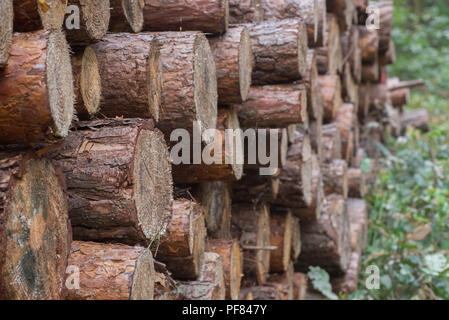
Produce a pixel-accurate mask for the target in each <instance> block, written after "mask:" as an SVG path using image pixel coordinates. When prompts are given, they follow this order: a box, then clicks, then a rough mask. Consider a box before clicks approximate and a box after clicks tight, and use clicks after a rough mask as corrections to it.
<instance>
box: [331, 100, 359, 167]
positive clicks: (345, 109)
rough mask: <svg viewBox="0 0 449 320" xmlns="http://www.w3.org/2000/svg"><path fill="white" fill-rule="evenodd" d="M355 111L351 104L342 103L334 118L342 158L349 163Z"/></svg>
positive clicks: (355, 119)
mask: <svg viewBox="0 0 449 320" xmlns="http://www.w3.org/2000/svg"><path fill="white" fill-rule="evenodd" d="M356 114H357V112H356V110H354V105H353V104H352V103H344V104H341V105H340V108H338V113H337V117H336V118H335V124H336V125H337V126H338V129H339V130H340V139H341V148H342V154H341V156H342V158H343V159H344V160H345V161H346V162H348V163H349V160H350V159H351V157H352V153H353V146H354V145H353V140H354V137H353V130H354V126H355V123H356V122H357V118H356Z"/></svg>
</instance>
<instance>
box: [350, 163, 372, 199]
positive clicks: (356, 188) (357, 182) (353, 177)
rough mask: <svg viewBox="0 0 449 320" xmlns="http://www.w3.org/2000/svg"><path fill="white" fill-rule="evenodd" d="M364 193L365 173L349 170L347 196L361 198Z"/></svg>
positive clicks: (365, 191)
mask: <svg viewBox="0 0 449 320" xmlns="http://www.w3.org/2000/svg"><path fill="white" fill-rule="evenodd" d="M366 193H367V190H366V181H365V173H364V172H363V171H362V169H359V168H349V169H348V195H349V196H350V197H353V198H363V197H364V196H365V194H366Z"/></svg>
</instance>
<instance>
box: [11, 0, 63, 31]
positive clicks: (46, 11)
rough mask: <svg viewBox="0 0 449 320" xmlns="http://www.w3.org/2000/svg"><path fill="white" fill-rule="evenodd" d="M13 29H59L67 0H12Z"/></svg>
mask: <svg viewBox="0 0 449 320" xmlns="http://www.w3.org/2000/svg"><path fill="white" fill-rule="evenodd" d="M13 4H14V31H15V32H30V31H36V30H41V29H45V30H57V31H59V30H61V27H62V24H63V22H64V15H65V11H66V8H67V0H45V1H37V0H13Z"/></svg>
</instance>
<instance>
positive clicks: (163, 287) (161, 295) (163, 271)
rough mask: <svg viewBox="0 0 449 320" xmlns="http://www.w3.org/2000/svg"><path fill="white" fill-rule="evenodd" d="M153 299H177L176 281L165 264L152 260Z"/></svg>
mask: <svg viewBox="0 0 449 320" xmlns="http://www.w3.org/2000/svg"><path fill="white" fill-rule="evenodd" d="M154 270H155V274H154V298H153V299H154V300H178V299H179V292H178V291H177V286H178V283H177V282H176V281H175V280H173V278H172V277H171V273H170V272H169V271H168V270H167V268H166V266H165V264H163V263H161V262H158V261H154Z"/></svg>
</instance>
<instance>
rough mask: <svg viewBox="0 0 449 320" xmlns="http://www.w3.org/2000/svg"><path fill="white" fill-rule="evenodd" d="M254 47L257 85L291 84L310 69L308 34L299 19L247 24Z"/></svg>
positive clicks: (253, 75)
mask: <svg viewBox="0 0 449 320" xmlns="http://www.w3.org/2000/svg"><path fill="white" fill-rule="evenodd" d="M246 26H247V27H248V29H249V33H250V37H251V43H252V46H253V52H254V58H255V64H254V70H253V74H252V83H253V84H254V85H266V84H279V83H290V82H292V81H296V80H299V79H301V78H302V77H303V76H304V74H305V72H306V56H307V36H306V28H305V25H304V23H303V22H302V21H301V20H299V19H285V20H281V21H273V20H271V21H266V22H262V23H259V24H247V25H246Z"/></svg>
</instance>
